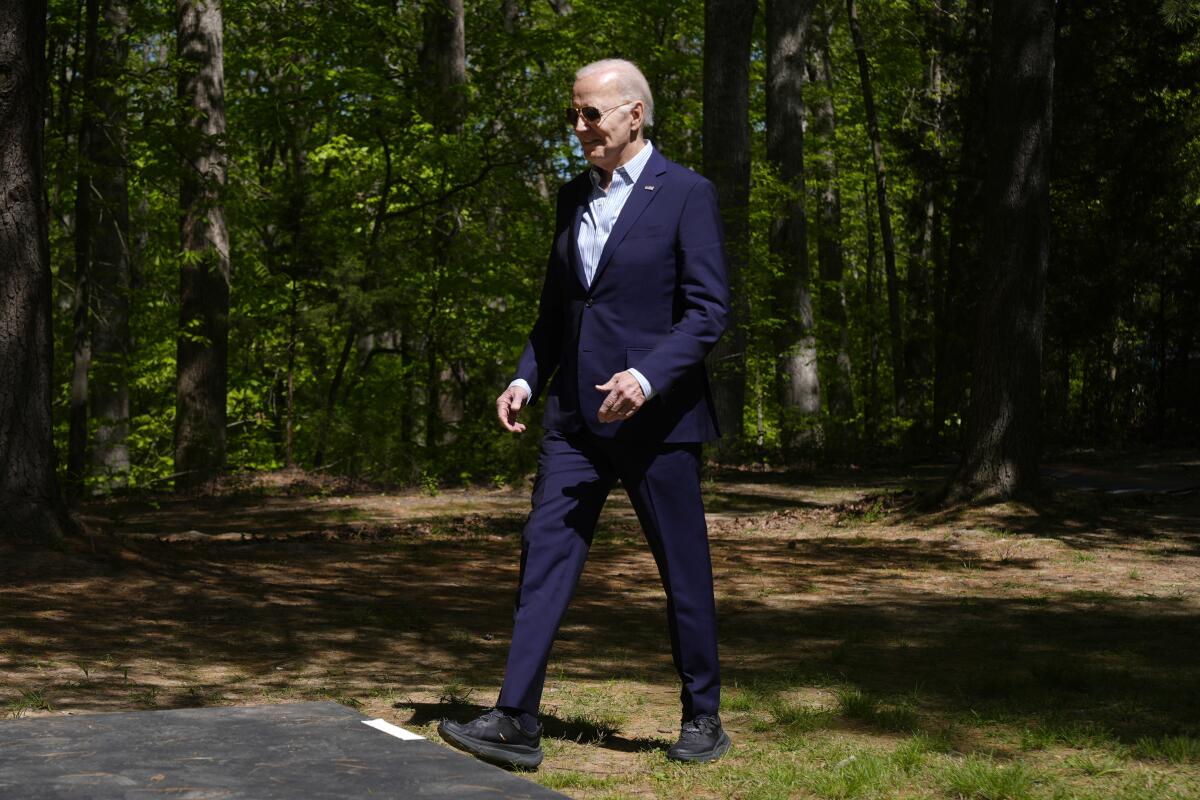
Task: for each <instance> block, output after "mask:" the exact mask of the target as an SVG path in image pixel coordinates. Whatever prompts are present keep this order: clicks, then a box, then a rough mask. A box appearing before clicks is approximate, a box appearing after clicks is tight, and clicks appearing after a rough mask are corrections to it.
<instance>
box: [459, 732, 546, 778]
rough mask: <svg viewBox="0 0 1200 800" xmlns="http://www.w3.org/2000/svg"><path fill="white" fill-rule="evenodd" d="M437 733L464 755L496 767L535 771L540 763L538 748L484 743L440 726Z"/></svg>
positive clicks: (540, 751)
mask: <svg viewBox="0 0 1200 800" xmlns="http://www.w3.org/2000/svg"><path fill="white" fill-rule="evenodd" d="M437 731H438V735H439V736H441V737H442V738H443V739H445V740H446V741H447V742H449V743H450V744H451V745H453V746H454V747H456V748H458V749H459V750H462V751H463V752H464V753H470V754H471V755H473V756H475V757H476V758H478V759H481V760H483V761H486V762H488V763H489V764H495V765H496V766H498V767H519V768H521V769H537V766H538V764H541V763H542V748H540V747H529V746H528V745H520V744H511V745H499V744H496V743H495V742H485V741H483V740H482V739H476V738H474V737H471V736H463V735H461V734H456V733H453V732H451V731H449V730H447V729H446V728H445V727H444V726H443V725H441V724H439V725H438V728H437Z"/></svg>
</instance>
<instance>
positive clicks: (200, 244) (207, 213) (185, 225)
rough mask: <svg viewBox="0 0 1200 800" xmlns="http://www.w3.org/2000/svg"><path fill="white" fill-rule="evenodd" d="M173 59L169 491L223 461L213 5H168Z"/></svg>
mask: <svg viewBox="0 0 1200 800" xmlns="http://www.w3.org/2000/svg"><path fill="white" fill-rule="evenodd" d="M175 14H176V36H177V37H178V38H177V41H176V52H177V54H178V57H179V87H178V96H179V100H180V103H181V104H182V105H183V107H184V108H185V110H186V112H185V113H186V114H187V116H186V118H185V119H184V120H183V124H182V125H181V128H180V134H181V137H180V138H181V139H182V142H181V147H182V149H183V151H184V163H183V172H182V174H181V177H180V184H179V205H180V226H179V232H180V244H181V246H182V249H183V254H182V259H181V262H180V269H179V340H178V348H177V351H176V353H177V355H176V367H175V369H176V401H175V472H176V480H175V485H176V487H177V488H180V489H189V488H195V487H197V486H200V485H202V484H204V483H205V482H207V481H209V480H211V479H212V478H214V477H215V476H216V475H217V474H218V473H219V472H220V470H221V468H222V467H223V466H224V463H225V421H226V411H225V396H226V383H227V379H228V349H229V281H230V271H229V232H228V229H227V227H226V223H225V208H224V206H223V204H222V190H223V188H224V186H225V181H226V170H227V160H226V155H225V144H224V141H223V139H224V136H225V65H224V48H223V38H222V37H223V33H222V23H221V2H220V0H177V3H176V6H175Z"/></svg>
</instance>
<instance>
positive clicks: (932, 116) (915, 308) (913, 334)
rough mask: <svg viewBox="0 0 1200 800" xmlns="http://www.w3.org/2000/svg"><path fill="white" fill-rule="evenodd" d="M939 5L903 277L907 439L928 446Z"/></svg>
mask: <svg viewBox="0 0 1200 800" xmlns="http://www.w3.org/2000/svg"><path fill="white" fill-rule="evenodd" d="M942 16H943V12H942V10H941V7H940V4H939V3H938V2H936V1H935V2H934V3H933V4H932V6H931V7H930V8H929V9H927V10H926V11H925V18H926V24H925V38H926V42H927V44H926V47H925V52H926V59H927V64H928V66H927V71H926V81H927V83H926V87H925V94H926V97H925V103H924V104H923V106H924V113H923V116H926V117H927V119H928V123H927V130H928V136H926V137H924V139H925V140H926V141H928V142H930V145H928V146H926V147H924V148H922V152H921V153H920V162H921V169H920V172H921V176H920V181H921V183H920V191H919V192H918V199H917V206H916V208H915V209H914V212H915V214H914V216H915V223H916V224H915V226H914V227H915V229H916V236H914V237H913V242H912V245H913V246H912V252H911V254H910V257H909V261H908V273H907V276H906V281H905V284H906V285H905V290H906V294H907V302H906V304H905V308H906V311H907V316H906V319H905V331H906V333H907V336H906V338H905V342H904V344H905V352H904V372H905V376H904V377H905V398H906V399H907V401H908V407H909V413H910V415H911V416H912V418H913V423H914V424H913V426H912V428H910V429H909V439H910V441H911V442H913V443H914V444H921V445H924V444H925V443H927V442H928V439H929V433H930V420H929V399H930V394H931V390H932V381H933V363H934V354H933V329H932V324H933V296H932V292H931V289H930V276H931V274H932V272H933V266H934V265H933V249H934V227H935V224H936V223H937V221H938V207H937V203H938V199H939V198H940V191H939V182H940V176H941V174H942V70H943V64H942V53H941V43H942V39H943V38H944V37H942V36H941V34H940V31H941V19H942Z"/></svg>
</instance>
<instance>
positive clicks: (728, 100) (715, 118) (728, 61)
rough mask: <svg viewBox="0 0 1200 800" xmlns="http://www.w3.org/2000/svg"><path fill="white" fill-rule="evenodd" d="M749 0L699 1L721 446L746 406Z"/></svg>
mask: <svg viewBox="0 0 1200 800" xmlns="http://www.w3.org/2000/svg"><path fill="white" fill-rule="evenodd" d="M757 7H758V4H757V2H755V0H706V1H705V4H704V129H703V136H702V141H703V146H704V174H705V175H706V176H707V177H708V178H709V179H710V180H711V181H712V182H713V184H714V185H715V186H716V189H717V197H718V198H719V200H720V203H721V218H722V220H723V221H724V226H725V244H726V251H727V253H728V259H729V284H730V289H731V291H732V294H731V298H732V300H731V303H730V309H729V312H730V313H729V322H728V326H727V329H726V331H725V335H724V336H723V337H721V340H720V341H718V342H717V344H716V346H715V347H714V348H713V349H712V352H711V353H710V354H709V357H708V364H709V372H710V373H711V375H712V394H713V402H714V404H715V405H716V411H717V420H718V423H719V425H720V427H721V433H722V434H723V435H724V441H723V443H722V445H721V448H722V450H724V451H725V452H729V451H730V450H731V449H736V448H737V446H738V443H739V442H740V441H741V439H742V436H743V425H744V420H743V417H744V412H745V405H746V327H745V326H746V319H747V315H748V313H749V312H748V305H747V301H746V294H745V292H744V291H743V290H742V284H743V278H742V275H743V273H744V271H745V268H746V265H747V263H748V261H749V254H750V45H751V40H752V38H753V34H754V14H755V12H756V10H757Z"/></svg>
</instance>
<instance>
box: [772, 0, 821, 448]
mask: <svg viewBox="0 0 1200 800" xmlns="http://www.w3.org/2000/svg"><path fill="white" fill-rule="evenodd" d="M813 1H814V0H767V8H766V17H767V19H766V23H767V158H768V159H770V161H771V163H772V165H774V167H775V168H776V169H777V170H778V171H779V177H780V179H781V180H782V181H783V183H784V185H785V186H786V187H787V188H788V189H789V190H791V192H792V193H793V194H792V197H791V198H790V199H789V200H788V202H787V207H786V208H785V209H784V210H783V213H782V214H781V215H780V216H779V217H777V218H776V219H775V220H773V221H772V223H771V237H770V244H771V253H772V254H773V255H774V256H775V257H776V258H778V259H779V263H780V266H781V272H782V276H781V278H780V280H779V282H778V285H777V287H776V291H775V293H774V294H775V303H776V309H777V310H776V316H777V317H778V318H779V319H780V320H782V323H781V325H780V329H779V332H778V334H777V337H776V342H775V344H776V358H777V359H778V372H777V375H776V378H777V382H778V387H779V406H780V412H781V414H782V425H781V431H782V437H783V445H784V448H785V449H788V450H791V449H795V448H797V447H814V446H815V447H820V446H821V442H822V432H821V383H820V379H819V377H818V373H817V341H816V336H815V335H814V332H813V308H812V290H811V288H810V284H811V282H812V275H811V268H810V266H809V261H808V230H807V225H808V221H807V219H806V218H805V213H804V201H805V188H804V97H803V87H804V56H805V34H806V33H807V31H808V26H809V20H810V19H811V18H812V11H813Z"/></svg>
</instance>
